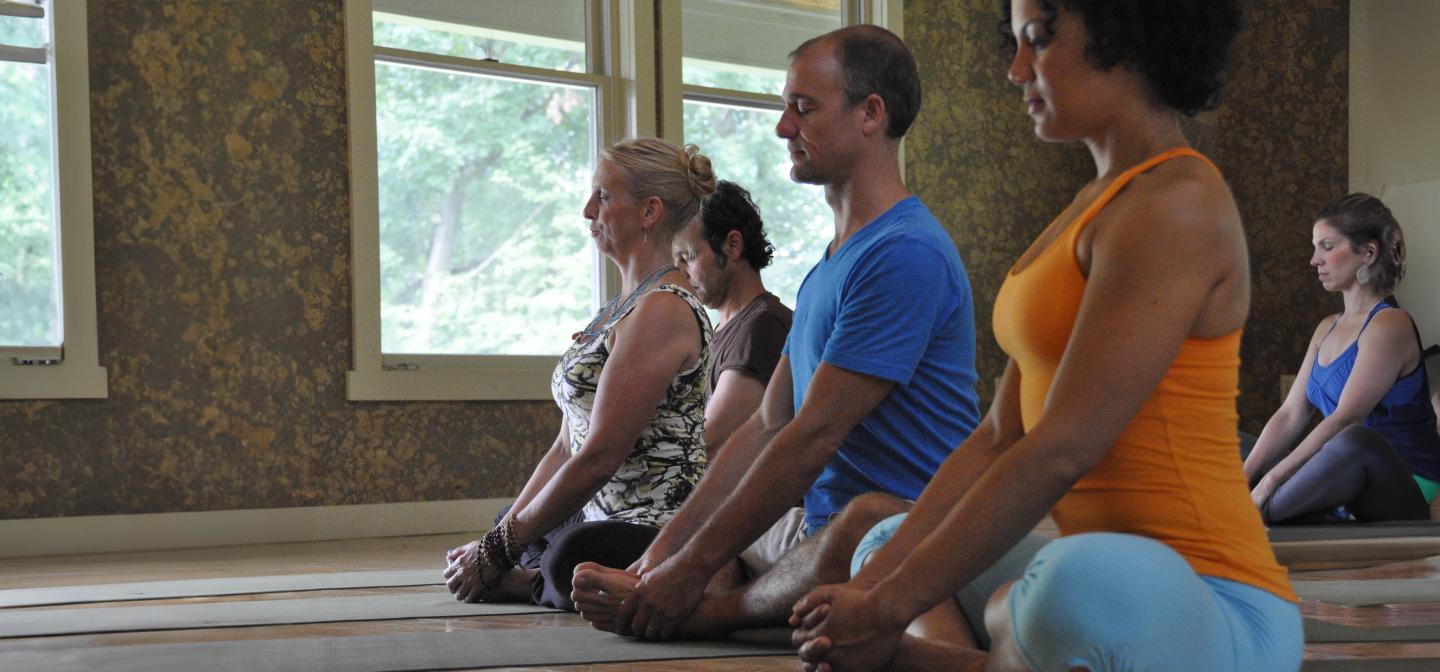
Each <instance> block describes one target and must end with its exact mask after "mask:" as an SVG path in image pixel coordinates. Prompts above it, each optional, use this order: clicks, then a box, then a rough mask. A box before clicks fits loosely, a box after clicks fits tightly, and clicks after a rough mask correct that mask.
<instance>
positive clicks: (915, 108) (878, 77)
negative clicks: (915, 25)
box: [790, 24, 920, 139]
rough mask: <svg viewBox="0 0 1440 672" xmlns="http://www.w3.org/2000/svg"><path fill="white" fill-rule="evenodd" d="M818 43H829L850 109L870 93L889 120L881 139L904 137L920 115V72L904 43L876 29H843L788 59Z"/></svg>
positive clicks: (809, 43)
mask: <svg viewBox="0 0 1440 672" xmlns="http://www.w3.org/2000/svg"><path fill="white" fill-rule="evenodd" d="M821 42H833V44H832V46H833V48H834V49H835V52H834V53H835V60H836V61H838V62H839V63H840V73H841V75H840V76H841V79H842V80H843V82H842V83H843V84H844V85H845V99H846V101H847V102H848V104H849V105H850V106H851V107H854V106H855V105H856V104H858V103H859V102H860V101H862V100H865V98H867V97H868V96H869V95H870V94H872V93H873V94H875V95H877V96H880V100H883V101H885V114H886V115H887V116H888V117H889V123H888V125H887V126H886V127H885V137H887V138H892V139H893V138H903V137H905V133H906V132H907V131H909V130H910V125H911V124H913V123H915V116H916V115H918V114H920V71H919V69H918V68H916V67H915V55H914V54H912V53H910V48H909V47H907V46H905V41H904V40H901V39H900V37H899V36H898V35H896V34H895V33H892V32H890V31H888V30H885V29H884V28H881V27H880V26H872V25H868V24H866V25H859V26H847V27H845V28H841V29H839V30H834V31H831V32H828V33H825V34H824V35H821V36H819V37H812V38H810V39H809V40H806V41H805V42H804V43H802V44H801V45H800V46H798V47H796V48H795V51H792V52H790V58H792V59H793V58H795V57H796V56H799V55H800V53H801V52H803V51H805V50H807V49H809V48H811V47H813V46H815V45H817V44H820V43H821Z"/></svg>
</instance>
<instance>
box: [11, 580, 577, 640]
mask: <svg viewBox="0 0 1440 672" xmlns="http://www.w3.org/2000/svg"><path fill="white" fill-rule="evenodd" d="M552 611H555V610H553V609H547V608H545V607H536V606H533V605H529V604H486V603H479V604H466V603H464V602H458V601H456V600H455V598H454V597H451V596H450V593H448V592H447V591H446V590H445V589H444V588H436V589H434V590H431V591H427V592H415V593H402V594H399V595H357V596H354V597H323V598H313V599H306V598H296V599H284V600H256V601H244V602H208V603H205V604H167V605H145V606H134V607H90V608H83V609H11V610H7V611H4V612H0V638H14V637H45V636H54V635H81V634H99V633H104V632H140V631H147V630H194V629H199V628H234V627H242V626H255V625H293V624H297V623H333V622H338V621H383V620H390V619H407V618H461V617H467V616H503V615H511V614H534V613H546V612H552Z"/></svg>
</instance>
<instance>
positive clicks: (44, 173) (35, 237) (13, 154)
mask: <svg viewBox="0 0 1440 672" xmlns="http://www.w3.org/2000/svg"><path fill="white" fill-rule="evenodd" d="M4 37H5V36H3V35H0V38H4ZM0 41H4V40H3V39H0ZM0 129H3V132H0V345H59V344H60V311H59V304H58V301H57V289H58V285H57V283H58V279H57V278H56V272H57V271H58V269H59V264H58V261H57V259H56V252H57V250H56V249H55V227H54V215H53V209H54V203H53V187H52V183H53V180H52V179H51V170H52V169H51V147H50V81H49V68H48V67H46V66H44V65H35V64H29V63H11V62H3V61H0Z"/></svg>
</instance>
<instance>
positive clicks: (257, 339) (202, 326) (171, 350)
mask: <svg viewBox="0 0 1440 672" xmlns="http://www.w3.org/2000/svg"><path fill="white" fill-rule="evenodd" d="M89 22H90V68H91V125H92V134H93V140H92V142H93V154H94V182H95V192H94V193H95V257H96V281H97V284H98V289H99V312H100V316H99V317H100V320H99V322H100V348H101V352H100V360H101V362H102V364H103V365H104V366H106V367H108V368H109V374H110V398H109V399H107V400H101V401H65V402H0V436H3V437H4V440H3V441H0V443H3V444H4V445H3V449H0V518H30V517H49V516H74V515H89V514H110V513H144V512H158V511H199V510H214V509H236V508H255V507H285V506H306V505H335V504H366V503H379V502H407V501H429V500H446V499H460V498H472V497H500V496H508V495H513V494H515V493H516V492H518V491H519V488H520V486H521V484H522V483H523V479H524V478H525V476H526V475H528V473H529V468H530V467H531V466H532V465H533V464H534V462H535V460H536V459H538V455H539V453H540V452H541V451H542V450H543V449H544V448H547V447H548V446H549V443H550V440H551V438H552V436H553V434H552V432H553V431H554V428H555V427H556V426H557V423H558V414H557V413H556V412H555V411H554V410H553V405H552V404H548V403H514V404H502V403H414V404H381V403H351V402H348V401H346V400H345V372H346V371H347V370H348V369H349V368H350V361H351V337H350V328H351V327H350V325H351V308H350V206H349V197H348V181H349V171H348V156H347V152H348V150H347V140H346V132H347V125H346V116H345V115H346V113H345V71H344V68H345V43H344V32H343V20H342V4H341V2H340V1H339V0H328V1H325V2H304V3H297V2H290V1H288V0H244V1H238V0H237V1H234V2H210V1H202V0H185V1H179V0H176V1H168V2H127V1H123V0H91V2H90V17H89Z"/></svg>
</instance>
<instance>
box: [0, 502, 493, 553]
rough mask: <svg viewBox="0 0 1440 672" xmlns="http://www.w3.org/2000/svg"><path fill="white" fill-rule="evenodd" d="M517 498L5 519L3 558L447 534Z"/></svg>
mask: <svg viewBox="0 0 1440 672" xmlns="http://www.w3.org/2000/svg"><path fill="white" fill-rule="evenodd" d="M510 501H511V498H508V497H507V498H496V499H461V500H451V501H443V502H406V503H398V504H358V505H351V506H312V507H294V508H283V509H238V510H231V511H195V512H183V513H142V514H130V515H116V516H77V517H73V518H26V519H20V520H0V558H21V557H33V556H43V555H76V554H89V553H124V552H127V551H160V550H174V549H181V548H205V547H212V546H238V545H241V544H273V543H285V542H296V541H329V540H335V539H364V538H371V537H403V536H412V535H418V534H446V533H450V532H468V531H476V530H481V529H485V528H487V527H489V523H490V521H491V520H492V519H493V518H494V517H495V514H496V513H498V512H499V511H500V509H501V507H503V506H505V505H506V504H508V503H510Z"/></svg>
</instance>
